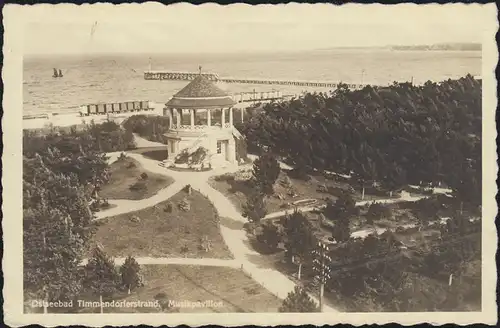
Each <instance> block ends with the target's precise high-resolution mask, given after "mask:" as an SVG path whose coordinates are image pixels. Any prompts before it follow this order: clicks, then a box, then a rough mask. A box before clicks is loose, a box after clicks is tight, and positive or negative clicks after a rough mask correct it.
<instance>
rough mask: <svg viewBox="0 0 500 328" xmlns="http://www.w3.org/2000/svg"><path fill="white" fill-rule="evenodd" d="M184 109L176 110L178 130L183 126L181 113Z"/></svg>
mask: <svg viewBox="0 0 500 328" xmlns="http://www.w3.org/2000/svg"><path fill="white" fill-rule="evenodd" d="M181 110H182V109H179V108H176V109H175V118H176V121H177V128H179V127H180V126H181V123H182V122H181V121H182V120H181V112H180V111H181Z"/></svg>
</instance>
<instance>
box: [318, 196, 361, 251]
mask: <svg viewBox="0 0 500 328" xmlns="http://www.w3.org/2000/svg"><path fill="white" fill-rule="evenodd" d="M324 213H325V216H326V217H327V218H328V219H329V220H331V221H333V222H334V223H335V225H334V227H333V231H332V237H333V238H335V240H337V241H339V242H345V241H347V240H349V238H350V237H351V229H350V226H349V225H350V220H351V218H352V217H353V216H355V215H357V214H358V213H359V209H358V208H357V207H356V202H355V201H354V199H353V198H352V197H351V196H350V195H349V194H347V193H343V194H341V195H340V197H339V198H338V199H337V200H336V201H335V202H333V201H331V200H330V201H328V203H327V206H326V208H325V211H324Z"/></svg>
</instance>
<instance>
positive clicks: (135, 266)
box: [120, 256, 141, 294]
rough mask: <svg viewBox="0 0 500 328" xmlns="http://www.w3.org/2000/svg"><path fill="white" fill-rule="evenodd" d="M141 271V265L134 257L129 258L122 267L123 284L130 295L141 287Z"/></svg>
mask: <svg viewBox="0 0 500 328" xmlns="http://www.w3.org/2000/svg"><path fill="white" fill-rule="evenodd" d="M140 271H141V267H140V266H139V263H137V261H136V260H135V259H134V258H133V257H132V256H128V257H127V258H126V259H125V262H124V263H123V265H122V266H121V267H120V274H121V278H122V284H123V286H125V287H126V288H127V292H128V294H130V291H131V290H133V289H134V288H136V287H139V286H140V285H141V277H140Z"/></svg>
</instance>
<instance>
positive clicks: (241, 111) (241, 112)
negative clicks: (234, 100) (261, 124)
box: [240, 107, 243, 123]
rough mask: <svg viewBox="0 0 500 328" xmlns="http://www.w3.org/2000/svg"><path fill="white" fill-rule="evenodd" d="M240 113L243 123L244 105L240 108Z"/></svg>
mask: <svg viewBox="0 0 500 328" xmlns="http://www.w3.org/2000/svg"><path fill="white" fill-rule="evenodd" d="M240 114H241V123H243V107H242V108H240Z"/></svg>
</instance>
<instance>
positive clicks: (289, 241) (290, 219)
mask: <svg viewBox="0 0 500 328" xmlns="http://www.w3.org/2000/svg"><path fill="white" fill-rule="evenodd" d="M284 230H285V237H286V242H285V249H286V253H287V256H288V257H289V258H293V259H294V260H295V258H296V257H298V260H299V269H298V270H299V271H298V278H299V279H300V273H301V269H302V265H303V264H308V263H309V261H310V259H311V258H312V256H311V254H312V251H313V250H314V248H315V247H316V245H317V239H316V236H314V233H313V228H312V225H311V223H310V222H309V220H308V219H307V217H306V216H305V215H304V214H303V213H302V212H300V211H297V210H296V211H294V212H293V213H292V214H291V215H289V216H287V217H286V219H285V224H284Z"/></svg>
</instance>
